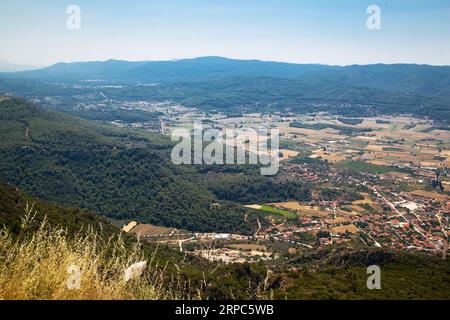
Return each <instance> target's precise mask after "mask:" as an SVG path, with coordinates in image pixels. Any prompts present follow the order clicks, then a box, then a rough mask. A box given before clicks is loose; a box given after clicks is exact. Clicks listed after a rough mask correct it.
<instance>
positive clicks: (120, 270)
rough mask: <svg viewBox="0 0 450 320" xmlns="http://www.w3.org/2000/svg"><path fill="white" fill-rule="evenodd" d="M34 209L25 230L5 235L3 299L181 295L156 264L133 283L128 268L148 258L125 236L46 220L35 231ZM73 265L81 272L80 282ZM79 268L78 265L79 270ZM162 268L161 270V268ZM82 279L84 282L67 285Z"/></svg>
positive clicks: (0, 274)
mask: <svg viewBox="0 0 450 320" xmlns="http://www.w3.org/2000/svg"><path fill="white" fill-rule="evenodd" d="M33 218H34V213H33V208H32V207H31V208H29V207H28V206H27V209H26V213H25V216H24V218H23V219H22V229H21V230H22V231H21V232H20V234H19V235H11V234H10V233H8V231H7V230H6V229H4V230H3V231H2V232H1V234H0V299H6V300H29V299H33V300H35V299H39V300H71V299H76V300H115V299H127V300H130V299H166V298H167V299H179V298H182V297H179V296H177V295H176V294H174V292H177V291H175V290H174V291H168V290H166V289H164V287H163V271H161V269H160V268H156V267H155V268H152V266H151V261H150V262H149V266H148V267H147V268H146V270H145V271H144V273H143V274H142V275H141V276H139V277H137V278H135V279H132V280H130V281H128V282H127V281H126V280H125V278H124V271H125V269H127V268H128V267H129V266H130V265H132V264H133V263H136V262H139V261H143V260H146V259H145V257H144V256H143V254H142V250H141V248H140V244H139V243H138V242H136V243H135V244H134V245H131V246H130V245H125V242H124V240H123V238H122V236H121V235H119V234H118V235H117V236H113V237H111V238H108V239H103V238H102V237H100V236H99V235H98V234H97V233H95V232H94V231H92V230H84V231H80V232H79V233H78V234H75V235H73V236H70V235H69V234H68V233H67V231H66V230H63V229H55V228H52V227H51V226H49V225H48V223H47V222H45V221H44V222H43V223H42V224H41V226H40V228H39V229H38V230H37V231H35V232H30V231H28V227H29V226H30V225H31V223H32V222H33ZM73 266H76V268H79V270H80V272H81V277H80V278H79V279H80V281H79V282H77V281H76V280H75V282H73V281H74V279H76V278H75V277H76V275H75V273H71V272H73V271H70V268H71V267H72V269H74V267H73ZM76 268H75V269H76ZM158 270H159V271H158ZM68 283H69V284H70V283H72V284H73V283H79V286H76V288H75V289H70V288H71V287H72V288H73V287H74V286H73V285H72V286H70V285H68Z"/></svg>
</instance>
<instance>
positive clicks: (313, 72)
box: [14, 57, 450, 96]
mask: <svg viewBox="0 0 450 320" xmlns="http://www.w3.org/2000/svg"><path fill="white" fill-rule="evenodd" d="M14 77H19V78H28V79H36V80H41V79H45V80H55V81H78V80H103V81H119V82H129V81H135V82H159V83H173V82H203V81H216V80H222V79H224V78H230V77H243V78H255V77H275V78H284V79H297V80H298V79H306V80H329V81H337V82H339V83H346V84H349V85H353V86H361V87H369V88H375V89H379V90H388V91H408V92H414V93H418V94H423V95H430V96H450V66H430V65H415V64H391V65H386V64H373V65H351V66H346V67H342V66H328V65H319V64H293V63H282V62H266V61H259V60H235V59H227V58H222V57H201V58H194V59H185V60H177V61H141V62H130V61H120V60H108V61H93V62H74V63H58V64H55V65H52V66H50V67H47V68H43V69H39V70H33V71H24V72H19V73H16V74H14Z"/></svg>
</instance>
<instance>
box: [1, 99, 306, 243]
mask: <svg viewBox="0 0 450 320" xmlns="http://www.w3.org/2000/svg"><path fill="white" fill-rule="evenodd" d="M0 121H1V123H2V126H1V128H0V181H5V182H8V183H10V184H12V185H14V186H17V187H19V188H22V189H23V190H24V191H26V192H29V193H30V194H32V195H34V196H37V197H39V198H41V199H43V200H47V201H52V202H55V203H58V204H61V205H63V206H72V207H80V208H83V209H89V210H93V211H95V212H98V213H100V214H104V215H107V216H109V217H113V218H118V219H131V218H133V219H138V220H140V221H142V222H148V223H153V224H158V225H165V226H172V227H178V228H185V229H189V230H193V231H217V232H220V231H226V232H240V233H247V234H251V233H252V232H254V231H255V230H256V229H257V222H256V216H255V215H254V214H252V212H250V211H248V209H245V208H243V207H242V206H241V205H238V204H235V203H234V202H232V201H235V200H237V199H234V198H233V197H229V196H226V195H224V194H222V193H221V192H218V191H217V190H218V188H217V187H215V184H214V181H213V180H212V179H210V176H211V175H209V174H208V173H201V172H200V171H199V168H196V167H193V166H176V165H174V164H173V163H172V161H171V158H170V152H171V143H170V141H168V140H167V138H165V137H163V136H160V135H155V134H150V133H147V132H144V131H132V130H123V129H117V128H113V127H108V126H102V125H98V124H95V123H91V122H88V121H85V120H82V119H79V118H75V117H71V116H67V115H64V114H60V113H57V112H53V111H48V110H45V109H43V108H40V107H38V106H35V105H33V104H30V103H28V102H26V101H24V100H21V99H16V98H14V99H8V100H5V101H2V102H0ZM253 175H255V176H256V173H253ZM257 177H258V178H257V179H256V178H255V180H254V181H255V183H258V184H261V185H265V184H267V181H268V179H269V178H267V177H259V175H258V176H257ZM286 183H290V182H286ZM294 187H295V188H294ZM300 187H301V186H298V185H296V186H291V187H287V188H272V190H266V191H265V194H264V197H265V198H271V199H273V200H283V199H289V198H296V197H297V198H298V197H302V196H303V194H304V192H303V191H302V190H300V189H299V188H300ZM235 188H236V187H235ZM237 188H239V186H237ZM243 188H246V187H245V186H243ZM256 188H257V187H256ZM243 190H244V189H243ZM299 190H300V192H299ZM237 192H239V190H237ZM240 192H241V193H242V190H241V191H240ZM306 196H307V194H306ZM298 199H299V200H302V199H301V198H298ZM241 200H242V199H241ZM256 200H258V198H256ZM240 202H242V201H240ZM216 203H218V205H217V204H216ZM246 219H248V220H246Z"/></svg>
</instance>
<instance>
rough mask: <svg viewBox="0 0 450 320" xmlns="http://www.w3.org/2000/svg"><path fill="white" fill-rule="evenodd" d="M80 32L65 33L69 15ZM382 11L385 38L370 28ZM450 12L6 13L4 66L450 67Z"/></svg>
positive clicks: (188, 5)
mask: <svg viewBox="0 0 450 320" xmlns="http://www.w3.org/2000/svg"><path fill="white" fill-rule="evenodd" d="M71 4H76V5H78V6H79V7H80V10H81V29H80V30H69V29H68V28H67V26H66V22H67V18H68V17H69V14H67V12H66V10H67V7H68V6H69V5H71ZM373 4H376V5H378V6H379V7H380V9H381V30H369V29H368V28H367V26H366V21H367V18H368V17H369V14H367V8H368V6H370V5H373ZM449 17H450V3H449V2H445V1H439V0H428V1H425V0H412V1H406V0H396V1H383V2H379V3H376V1H373V0H363V1H357V0H347V1H340V2H339V3H335V2H333V1H330V0H319V1H304V2H299V1H291V0H286V1H283V2H281V4H280V2H279V1H274V0H265V1H253V0H252V1H245V2H243V1H238V0H229V1H216V2H214V3H212V2H208V1H193V0H175V1H170V2H163V1H150V2H145V3H143V2H141V1H136V2H133V5H130V4H129V3H128V2H127V1H123V0H119V1H115V2H114V3H110V2H108V1H105V0H98V1H95V2H94V1H87V0H78V1H76V2H69V1H60V2H58V3H55V2H53V1H49V0H43V1H39V2H36V1H30V0H21V1H12V0H4V1H2V2H1V3H0V30H1V31H0V35H1V37H2V47H1V48H0V61H7V62H9V63H13V64H16V65H23V64H25V65H37V66H49V65H52V64H55V63H58V62H74V61H104V60H108V59H116V60H127V61H161V60H179V59H186V58H195V57H203V56H221V57H228V58H233V59H244V60H253V59H257V60H262V61H279V62H290V63H301V64H303V63H314V64H326V65H353V64H376V63H386V64H392V63H415V64H430V65H449V64H450V42H449V41H448V35H449V34H450V19H449Z"/></svg>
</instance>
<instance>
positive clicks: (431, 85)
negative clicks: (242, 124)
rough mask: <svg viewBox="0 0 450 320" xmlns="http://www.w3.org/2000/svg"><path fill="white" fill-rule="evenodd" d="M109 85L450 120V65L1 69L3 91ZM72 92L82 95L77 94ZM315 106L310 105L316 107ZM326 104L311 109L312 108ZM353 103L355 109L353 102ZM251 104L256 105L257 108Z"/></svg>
mask: <svg viewBox="0 0 450 320" xmlns="http://www.w3.org/2000/svg"><path fill="white" fill-rule="evenodd" d="M80 81H83V84H84V87H83V90H84V91H83V93H84V94H86V93H87V91H86V90H89V88H88V87H86V86H91V90H92V88H93V87H95V86H96V85H98V83H100V84H104V83H120V84H121V85H123V88H111V87H110V88H103V89H102V90H103V92H104V93H105V94H107V96H108V97H112V98H115V99H119V100H120V99H123V100H136V99H145V100H173V101H177V102H179V103H183V104H184V105H186V106H191V107H197V108H199V109H203V110H207V111H210V110H220V111H225V112H228V113H235V112H237V111H238V110H242V108H243V107H245V108H246V110H249V111H254V110H253V109H254V108H255V106H257V108H258V110H260V111H268V112H273V111H283V110H291V111H295V112H311V111H312V112H314V111H329V112H331V113H339V114H345V115H348V116H352V115H354V116H371V115H376V114H393V113H402V114H413V115H419V116H427V117H430V118H434V119H436V120H444V121H449V120H450V66H430V65H415V64H392V65H385V64H374V65H352V66H345V67H343V66H328V65H319V64H292V63H281V62H266V61H259V60H234V59H227V58H222V57H201V58H195V59H185V60H178V61H142V62H129V61H118V60H108V61H94V62H75V63H58V64H55V65H53V66H50V67H47V68H43V69H39V70H33V71H23V72H15V73H0V94H2V93H3V94H5V93H9V94H13V95H19V96H25V97H35V96H41V97H43V96H51V95H59V96H70V95H74V90H75V91H76V90H78V89H77V88H75V87H72V89H71V90H68V89H67V87H64V86H61V85H60V84H61V83H66V84H70V83H72V84H75V83H76V84H79V83H80ZM75 94H79V91H78V93H76V92H75ZM311 103H313V104H311ZM317 104H319V105H322V104H323V108H320V107H317V108H318V109H317V110H316V109H314V108H316V107H314V108H313V109H311V105H315V106H317ZM348 104H351V106H348ZM252 108H253V109H252Z"/></svg>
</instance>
